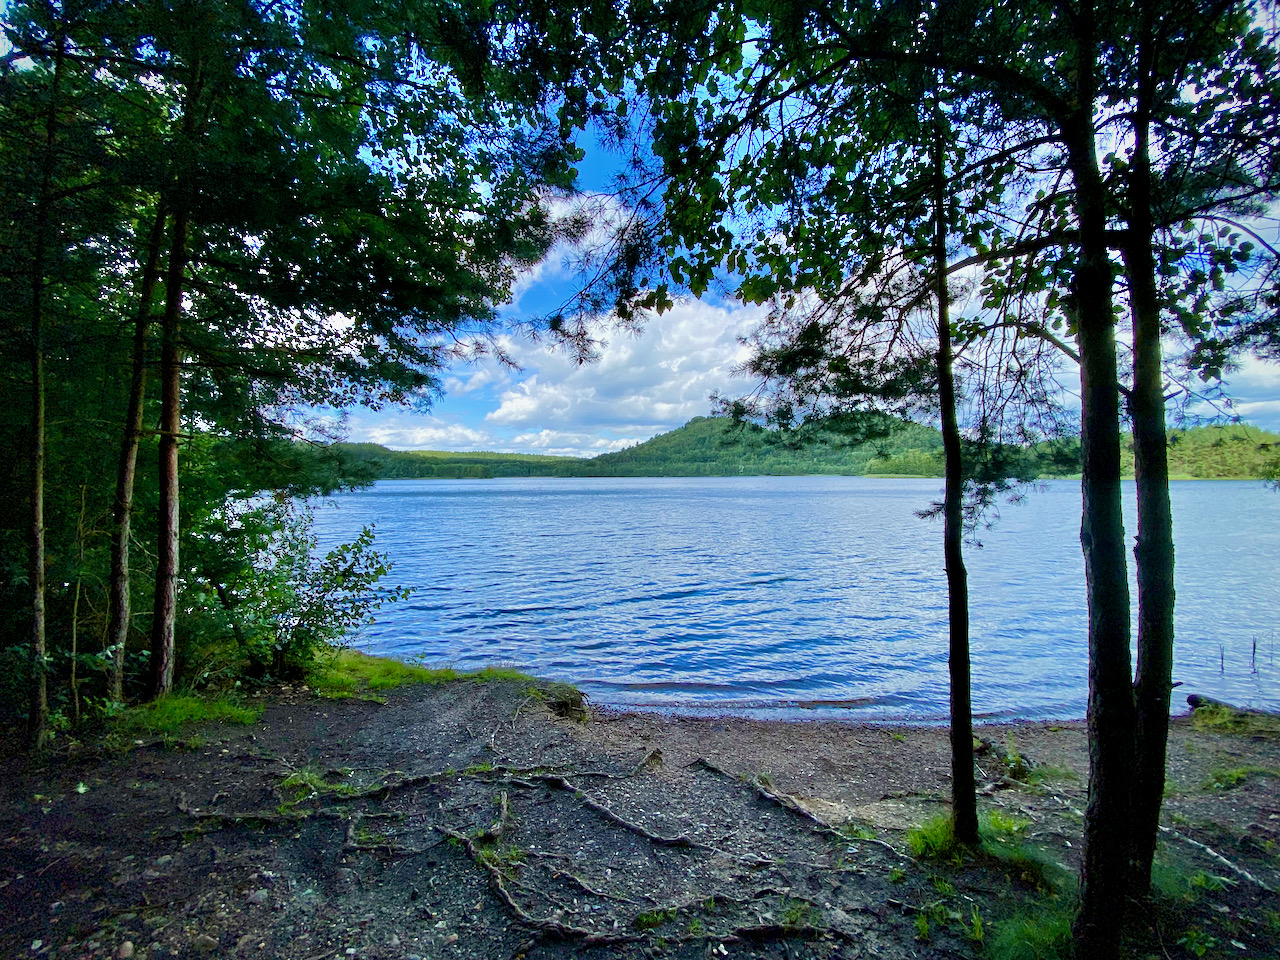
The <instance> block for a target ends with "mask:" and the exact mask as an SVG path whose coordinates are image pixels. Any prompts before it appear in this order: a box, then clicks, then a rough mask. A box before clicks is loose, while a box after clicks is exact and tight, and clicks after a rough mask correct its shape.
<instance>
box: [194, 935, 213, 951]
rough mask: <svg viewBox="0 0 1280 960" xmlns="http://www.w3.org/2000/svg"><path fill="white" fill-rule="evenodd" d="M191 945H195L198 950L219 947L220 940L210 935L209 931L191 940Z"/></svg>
mask: <svg viewBox="0 0 1280 960" xmlns="http://www.w3.org/2000/svg"><path fill="white" fill-rule="evenodd" d="M191 945H192V946H193V947H195V948H196V949H197V950H216V949H218V941H217V940H215V939H213V937H211V936H209V935H208V934H207V933H202V934H199V935H198V936H197V937H196V938H195V939H194V940H192V941H191Z"/></svg>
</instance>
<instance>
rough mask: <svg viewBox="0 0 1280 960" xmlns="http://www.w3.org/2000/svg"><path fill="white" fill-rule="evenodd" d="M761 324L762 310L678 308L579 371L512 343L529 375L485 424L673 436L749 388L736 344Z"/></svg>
mask: <svg viewBox="0 0 1280 960" xmlns="http://www.w3.org/2000/svg"><path fill="white" fill-rule="evenodd" d="M762 318H763V309H761V308H755V307H736V308H726V307H720V306H713V305H710V304H706V303H702V302H700V301H687V302H683V303H680V304H677V305H676V306H675V307H674V308H672V309H671V310H670V311H669V312H667V313H666V314H663V315H662V316H660V317H656V318H653V319H651V320H650V321H649V322H648V323H647V324H646V326H645V327H644V329H643V330H642V331H640V332H639V333H637V334H633V333H629V332H626V331H615V332H613V333H612V334H611V335H610V337H609V339H608V340H607V341H606V342H605V343H604V344H603V345H602V347H601V349H600V359H599V360H597V361H596V362H595V363H591V364H577V363H576V362H575V361H574V360H573V358H572V357H569V356H567V355H565V354H564V353H563V352H561V351H557V350H555V349H553V348H551V347H548V346H546V345H530V344H527V343H526V344H519V343H513V344H511V345H510V349H511V352H512V354H513V356H514V358H515V359H516V360H517V362H519V363H520V364H521V365H522V366H524V367H526V368H527V369H529V370H530V371H535V372H533V373H532V375H531V376H529V377H528V378H526V379H525V380H523V381H521V382H519V383H517V384H514V385H513V386H512V387H511V388H510V389H507V390H505V391H503V392H502V394H501V395H500V397H499V404H498V407H497V408H496V409H495V410H493V411H492V412H490V413H489V414H488V415H487V416H486V417H485V420H486V421H487V422H489V423H493V424H497V425H502V426H513V427H535V428H544V427H547V428H564V427H572V426H585V425H592V426H595V427H600V428H606V427H612V428H615V429H616V430H618V431H619V432H625V433H632V434H634V433H635V432H637V431H639V430H641V429H643V430H644V431H646V432H647V431H649V430H653V431H655V432H658V431H661V430H670V429H673V428H675V427H677V426H680V425H681V424H683V423H684V422H685V421H687V420H689V419H690V418H691V417H695V416H699V415H705V414H706V413H707V412H708V409H709V404H708V397H709V396H710V395H711V394H712V393H714V392H717V391H720V392H727V393H732V392H735V391H743V390H746V389H749V388H750V383H749V381H747V380H745V379H743V378H741V377H738V376H736V375H735V373H734V369H735V368H736V367H737V366H738V365H739V364H740V363H742V361H743V360H745V359H746V357H747V348H745V347H743V346H742V345H741V344H740V343H738V337H739V336H741V335H743V334H745V333H747V332H748V331H749V330H751V329H752V328H753V327H754V326H755V325H756V324H757V323H759V322H760V320H761V319H762ZM628 428H630V429H628Z"/></svg>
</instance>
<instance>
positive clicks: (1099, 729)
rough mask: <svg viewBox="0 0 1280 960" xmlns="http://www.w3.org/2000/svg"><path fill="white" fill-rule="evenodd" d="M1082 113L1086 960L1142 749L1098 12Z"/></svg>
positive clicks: (1070, 128) (1078, 184)
mask: <svg viewBox="0 0 1280 960" xmlns="http://www.w3.org/2000/svg"><path fill="white" fill-rule="evenodd" d="M1076 26H1077V36H1076V42H1077V44H1078V45H1079V46H1078V54H1077V84H1078V89H1077V92H1076V102H1077V105H1078V106H1077V108H1076V110H1075V111H1074V112H1073V113H1072V115H1071V116H1069V117H1067V118H1064V121H1065V122H1064V123H1063V133H1064V135H1065V136H1064V139H1065V141H1066V147H1067V152H1068V160H1069V163H1070V165H1071V169H1072V173H1073V176H1074V179H1075V198H1076V214H1077V217H1078V219H1079V223H1080V254H1079V263H1078V265H1077V267H1076V272H1075V276H1074V278H1073V289H1072V291H1071V292H1072V298H1073V300H1074V309H1075V315H1076V327H1077V340H1078V342H1079V346H1080V398H1081V459H1082V479H1081V493H1082V499H1083V516H1082V520H1081V526H1080V543H1081V546H1082V548H1083V550H1084V561H1085V582H1086V589H1087V597H1088V609H1089V712H1088V725H1089V802H1088V806H1087V809H1086V813H1085V823H1084V853H1083V862H1082V864H1081V869H1080V910H1079V913H1078V915H1077V917H1076V923H1075V938H1076V953H1077V955H1078V956H1081V957H1088V958H1090V960H1112V958H1114V957H1117V956H1118V954H1119V931H1120V925H1121V922H1122V919H1123V914H1124V905H1125V900H1126V897H1127V896H1128V894H1129V890H1128V887H1127V883H1126V881H1127V879H1128V875H1129V870H1128V863H1129V839H1130V831H1131V822H1130V814H1131V809H1132V806H1131V800H1132V779H1133V774H1132V764H1133V751H1134V746H1135V714H1134V704H1133V674H1132V665H1131V660H1130V654H1129V581H1128V574H1127V570H1126V566H1125V542H1124V516H1123V513H1122V511H1121V500H1120V423H1119V418H1120V392H1119V384H1118V382H1117V377H1116V345H1115V328H1114V315H1113V314H1112V309H1111V306H1112V299H1111V286H1112V268H1111V262H1110V258H1109V256H1108V251H1107V244H1106V212H1105V206H1104V192H1103V186H1102V177H1101V175H1100V172H1099V170H1098V159H1097V150H1096V133H1095V130H1094V126H1093V117H1092V110H1093V102H1094V80H1093V72H1094V70H1095V69H1096V64H1095V62H1094V55H1095V51H1094V42H1093V37H1094V30H1093V21H1092V10H1091V8H1090V7H1089V6H1088V4H1082V5H1081V8H1080V9H1079V10H1078V12H1077V24H1076Z"/></svg>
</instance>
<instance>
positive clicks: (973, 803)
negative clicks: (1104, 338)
mask: <svg viewBox="0 0 1280 960" xmlns="http://www.w3.org/2000/svg"><path fill="white" fill-rule="evenodd" d="M939 112H940V111H939ZM933 163H934V178H935V181H934V183H935V185H934V195H933V223H934V234H933V266H934V282H935V284H936V285H937V301H938V403H939V406H940V408H941V413H942V447H943V453H944V457H945V462H946V468H945V472H946V487H945V492H944V493H943V499H942V543H943V557H944V560H945V563H946V570H947V622H948V637H949V649H948V656H947V665H948V668H949V670H950V673H951V813H952V824H953V829H954V835H955V839H956V841H957V842H959V843H963V844H966V845H967V846H971V847H976V846H977V845H978V801H977V793H976V790H977V784H976V782H975V781H974V775H973V704H972V701H971V696H970V686H971V677H970V664H969V575H968V571H967V570H966V569H965V566H964V462H963V454H962V452H961V449H960V426H959V422H958V420H957V416H956V387H955V371H954V366H953V363H952V353H951V311H950V298H951V294H950V291H949V290H948V289H947V212H946V202H947V197H946V181H945V177H944V174H945V171H944V169H943V163H944V161H943V142H942V121H941V118H940V117H935V120H934V138H933Z"/></svg>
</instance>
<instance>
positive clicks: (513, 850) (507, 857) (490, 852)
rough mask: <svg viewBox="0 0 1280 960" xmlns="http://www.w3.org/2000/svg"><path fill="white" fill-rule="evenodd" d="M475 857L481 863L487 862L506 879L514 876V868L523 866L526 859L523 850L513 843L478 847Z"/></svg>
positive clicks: (512, 878) (511, 878)
mask: <svg viewBox="0 0 1280 960" xmlns="http://www.w3.org/2000/svg"><path fill="white" fill-rule="evenodd" d="M476 857H477V858H478V859H479V860H480V862H481V863H485V864H488V865H489V866H491V867H493V868H494V869H495V870H497V871H498V872H499V873H501V874H502V875H503V876H504V877H506V878H507V879H508V880H514V879H515V878H516V870H517V869H518V868H519V867H522V866H524V864H525V861H526V860H527V859H528V858H527V857H526V856H525V852H524V851H523V850H521V849H520V848H519V847H517V846H515V845H514V844H508V845H507V846H504V847H480V848H479V849H478V850H477V851H476Z"/></svg>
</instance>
